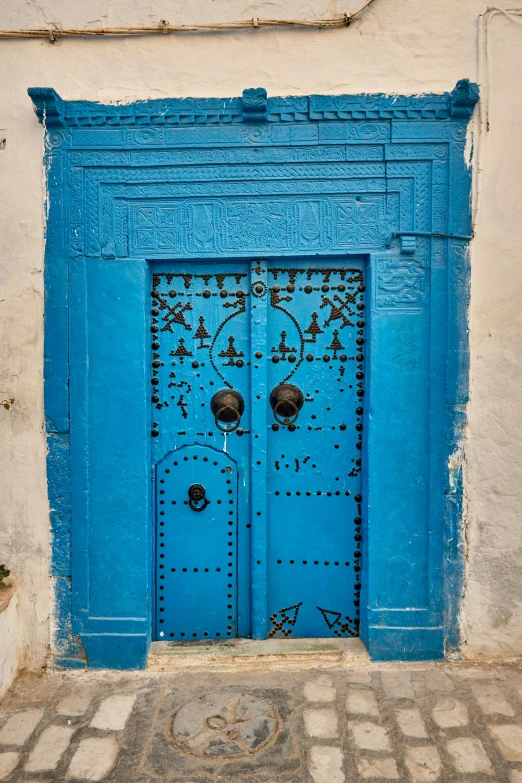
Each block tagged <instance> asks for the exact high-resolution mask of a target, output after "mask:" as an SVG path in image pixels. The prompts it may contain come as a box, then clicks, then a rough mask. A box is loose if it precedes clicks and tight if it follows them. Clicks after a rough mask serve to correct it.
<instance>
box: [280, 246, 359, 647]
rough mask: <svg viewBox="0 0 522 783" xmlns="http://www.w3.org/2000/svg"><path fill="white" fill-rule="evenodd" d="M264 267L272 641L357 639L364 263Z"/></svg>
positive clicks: (340, 262) (337, 262) (324, 263)
mask: <svg viewBox="0 0 522 783" xmlns="http://www.w3.org/2000/svg"><path fill="white" fill-rule="evenodd" d="M267 272H268V288H269V291H268V296H269V301H268V303H267V304H268V313H267V315H268V339H267V349H268V352H269V354H271V360H270V361H269V373H268V388H269V389H270V390H272V400H271V403H270V402H269V401H267V416H268V417H269V420H271V421H272V425H271V427H270V426H269V432H268V475H267V491H268V574H267V577H268V610H269V628H270V630H269V636H275V635H277V636H290V635H291V636H294V637H314V636H315V637H321V636H338V637H340V636H356V635H358V631H359V608H358V607H359V596H360V571H361V501H362V498H361V442H362V426H363V425H362V421H363V418H362V417H363V405H364V402H363V401H364V389H363V382H364V381H363V378H364V325H365V324H364V292H365V287H364V276H363V264H362V263H359V262H356V261H350V262H349V263H343V262H342V261H335V260H334V261H330V262H316V263H314V262H311V263H310V264H309V265H302V266H301V265H299V266H298V265H296V266H295V267H294V266H293V267H290V266H285V265H284V263H278V264H269V265H268V267H267ZM283 385H285V386H283ZM288 385H292V386H294V387H296V391H293V390H292V389H291V388H290V389H289V388H288ZM299 392H300V393H301V394H302V402H301V399H300V396H299ZM288 399H290V401H289V402H288ZM278 400H279V404H278ZM274 408H275V410H274Z"/></svg>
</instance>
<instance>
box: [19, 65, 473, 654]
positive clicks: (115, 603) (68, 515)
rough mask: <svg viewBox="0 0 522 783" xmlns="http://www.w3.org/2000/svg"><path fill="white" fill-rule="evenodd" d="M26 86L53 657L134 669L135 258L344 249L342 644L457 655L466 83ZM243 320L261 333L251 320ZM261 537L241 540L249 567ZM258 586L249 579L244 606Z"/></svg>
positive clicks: (140, 649) (140, 426)
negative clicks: (41, 293)
mask: <svg viewBox="0 0 522 783" xmlns="http://www.w3.org/2000/svg"><path fill="white" fill-rule="evenodd" d="M29 93H30V95H31V98H32V99H33V102H34V104H35V109H36V113H37V115H38V117H39V119H40V120H41V121H42V123H43V124H44V125H45V128H46V134H45V145H46V165H47V170H48V190H49V204H50V210H49V219H48V225H47V242H46V256H45V282H46V303H45V400H46V420H47V434H48V446H49V456H48V481H49V495H50V503H51V509H52V512H51V528H52V542H53V544H52V546H53V557H52V577H53V579H54V584H55V594H56V611H57V632H56V636H55V640H54V647H55V653H56V659H57V662H58V663H59V665H61V666H71V667H81V666H85V665H86V664H88V665H89V666H94V667H115V668H133V667H142V666H144V665H145V663H146V658H147V651H148V647H149V644H150V640H151V633H152V611H153V605H152V596H153V557H154V524H153V518H154V513H153V511H154V509H153V498H152V475H153V468H154V465H153V463H152V460H151V442H150V433H151V430H152V427H153V421H152V419H151V415H150V405H149V398H150V360H151V356H150V340H149V334H150V332H148V329H149V328H150V322H149V311H150V290H151V289H150V286H151V263H152V262H154V263H155V264H157V263H159V262H162V261H165V262H167V261H168V262H169V264H171V265H172V264H175V263H176V260H179V261H181V260H183V261H187V260H191V259H193V260H197V259H201V260H205V259H206V260H208V261H209V262H211V261H213V260H224V259H230V260H231V259H236V260H240V259H241V260H243V261H245V262H250V261H255V260H256V259H259V258H264V259H283V260H284V262H285V263H286V264H287V263H288V261H289V260H291V258H292V257H293V258H306V257H315V258H319V259H324V258H327V257H329V258H332V257H333V258H338V259H342V260H343V263H346V262H349V260H350V258H355V257H356V258H359V259H363V260H364V263H365V265H366V271H365V274H366V280H367V288H368V291H369V296H368V300H369V302H368V309H367V311H366V312H367V318H366V321H367V334H366V339H367V349H368V350H367V355H366V371H367V386H366V397H365V401H366V402H365V421H364V431H365V439H364V448H363V451H362V459H363V491H362V496H363V501H362V504H361V510H362V517H363V558H362V563H363V568H362V585H363V592H362V596H361V626H360V633H361V637H362V638H363V640H364V641H365V643H366V644H367V646H368V649H369V651H370V654H371V656H372V657H373V658H374V659H398V660H412V659H413V660H417V659H423V658H441V657H443V656H444V654H445V653H447V652H448V651H450V650H453V649H455V648H456V647H457V646H458V632H457V622H456V620H457V612H458V608H459V600H460V595H461V589H462V580H461V574H462V568H461V561H462V558H461V548H460V540H461V537H460V531H459V524H460V519H461V476H460V467H459V460H458V459H455V458H453V459H452V460H451V465H452V468H451V473H450V470H449V464H450V460H449V458H450V456H451V457H455V455H457V457H458V455H460V453H461V448H460V445H461V433H462V431H463V428H464V425H465V406H466V403H467V393H468V377H467V326H466V319H467V305H468V294H469V267H468V255H467V244H468V240H469V238H470V230H471V224H470V170H469V168H468V166H467V164H466V161H465V157H464V148H465V143H466V129H467V123H468V121H469V118H470V116H471V114H472V112H473V108H474V106H475V103H476V101H477V98H478V90H477V88H476V86H475V85H471V84H470V83H469V82H467V81H466V80H463V81H462V82H459V83H458V84H457V86H456V88H455V89H454V90H453V92H452V93H447V94H443V95H426V96H415V97H407V96H403V97H393V98H390V97H387V96H383V95H372V96H316V95H314V96H310V97H299V98H268V99H267V97H266V92H265V91H264V90H261V89H258V90H246V91H245V92H244V94H243V98H233V99H226V100H218V99H206V100H203V99H201V100H193V99H185V100H164V101H148V102H144V103H143V102H137V103H133V104H128V105H124V106H119V105H110V106H103V105H101V104H96V103H88V102H69V101H63V100H62V99H61V98H60V97H59V96H58V95H57V94H56V93H55V92H54V90H52V89H47V88H33V89H31V90H29ZM238 215H239V216H240V217H239V219H238ZM203 216H204V217H203ZM311 216H313V221H312V222H313V224H314V230H313V231H311V230H310V220H311ZM254 333H255V334H256V336H257V338H258V339H259V340H260V341H262V339H263V325H262V324H260V325H259V329H258V330H256V331H255V332H254ZM455 465H456V467H455ZM255 485H256V482H255V481H253V495H252V498H253V499H255V501H256V502H258V503H262V502H263V498H256V497H255V492H256V490H255ZM265 549H266V540H265V541H264V540H262V537H261V539H259V538H256V537H255V536H254V540H253V548H252V560H253V561H255V560H257V559H260V558H262V557H263V556H264V551H265ZM265 592H266V585H263V584H258V583H256V582H254V585H253V593H252V602H253V606H254V613H255V607H256V606H258V605H259V604H260V603H263V602H264V601H265V600H266V597H265ZM258 635H260V636H261V635H263V634H262V633H258Z"/></svg>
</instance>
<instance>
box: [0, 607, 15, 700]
mask: <svg viewBox="0 0 522 783" xmlns="http://www.w3.org/2000/svg"><path fill="white" fill-rule="evenodd" d="M6 603H7V606H6V607H5V608H4V606H5V604H6ZM16 610H17V598H16V593H14V594H13V596H12V598H11V600H10V601H9V602H7V601H5V600H4V596H2V595H0V698H1V697H2V696H3V695H4V693H5V692H6V691H7V689H8V688H9V686H10V685H11V683H12V682H13V680H14V678H15V676H16V672H17V669H18V654H19V644H18V620H17V611H16Z"/></svg>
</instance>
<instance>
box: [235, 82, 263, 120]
mask: <svg viewBox="0 0 522 783" xmlns="http://www.w3.org/2000/svg"><path fill="white" fill-rule="evenodd" d="M241 106H242V108H243V120H244V122H266V121H267V111H268V98H267V94H266V90H265V89H264V88H263V87H251V88H250V89H248V90H243V97H242V99H241Z"/></svg>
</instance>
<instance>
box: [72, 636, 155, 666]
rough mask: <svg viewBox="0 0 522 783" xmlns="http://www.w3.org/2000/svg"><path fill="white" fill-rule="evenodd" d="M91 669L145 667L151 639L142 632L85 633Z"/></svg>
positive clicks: (85, 643) (83, 639)
mask: <svg viewBox="0 0 522 783" xmlns="http://www.w3.org/2000/svg"><path fill="white" fill-rule="evenodd" d="M82 641H83V644H84V646H85V650H86V652H87V659H88V661H89V668H90V669H145V668H146V666H147V655H148V652H149V645H150V639H147V637H146V636H144V635H142V634H136V635H133V634H103V633H102V634H83V635H82Z"/></svg>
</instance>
